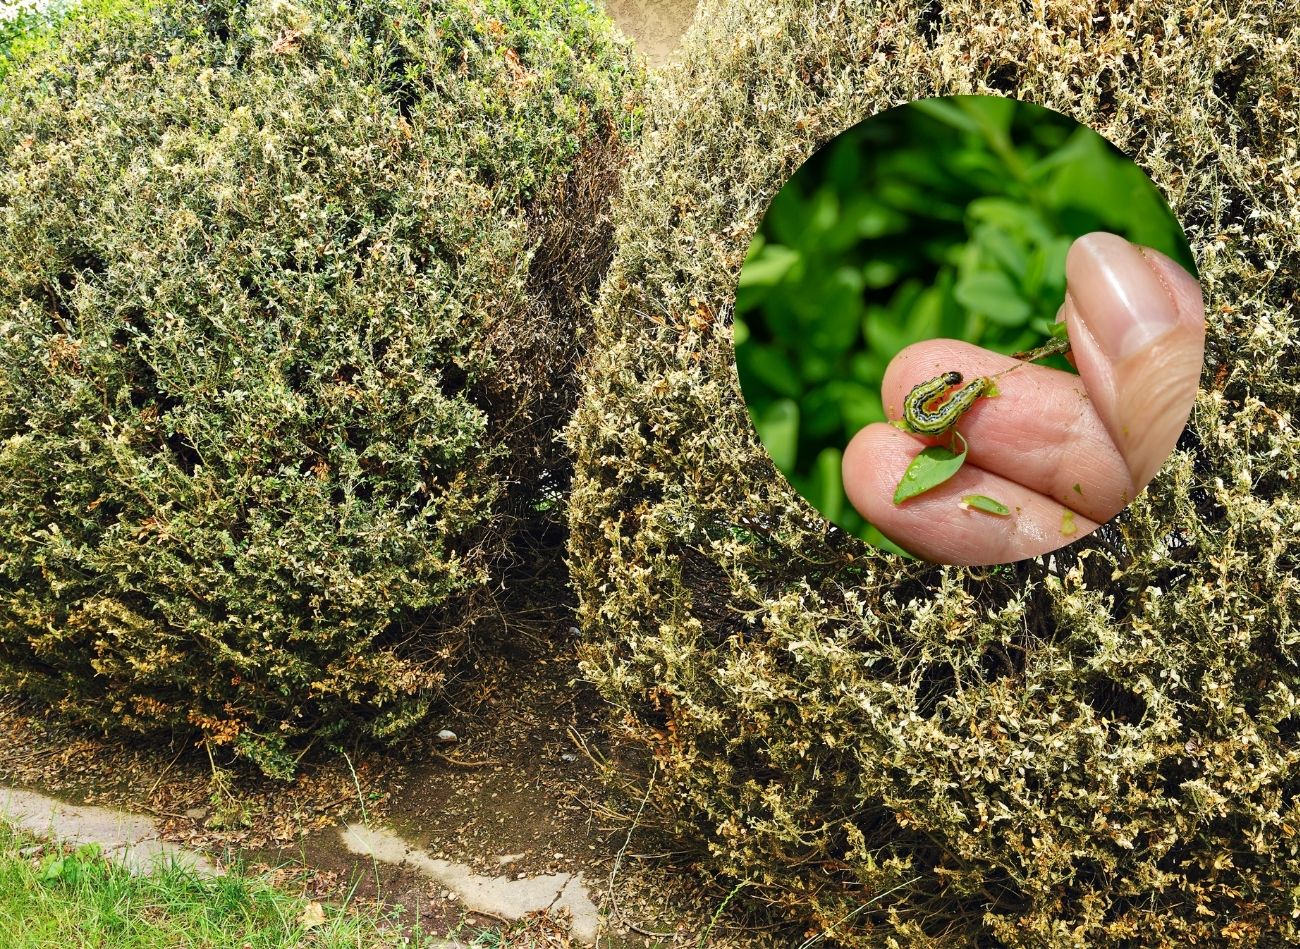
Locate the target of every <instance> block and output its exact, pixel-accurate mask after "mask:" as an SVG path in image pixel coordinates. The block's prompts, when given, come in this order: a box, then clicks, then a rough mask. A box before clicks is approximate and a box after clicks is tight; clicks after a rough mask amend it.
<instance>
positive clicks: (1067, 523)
mask: <svg viewBox="0 0 1300 949" xmlns="http://www.w3.org/2000/svg"><path fill="white" fill-rule="evenodd" d="M1078 530H1079V528H1078V527H1077V526H1076V525H1075V523H1074V512H1073V511H1071V510H1070V509H1069V508H1066V509H1065V510H1064V511H1063V512H1062V513H1061V536H1062V537H1072V536H1074V534H1075V533H1076V532H1078Z"/></svg>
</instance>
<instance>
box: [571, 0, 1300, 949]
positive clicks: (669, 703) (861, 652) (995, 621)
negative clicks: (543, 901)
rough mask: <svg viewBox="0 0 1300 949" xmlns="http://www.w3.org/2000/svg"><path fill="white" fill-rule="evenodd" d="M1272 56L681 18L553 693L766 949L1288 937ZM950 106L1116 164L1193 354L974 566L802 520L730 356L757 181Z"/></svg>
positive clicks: (634, 233) (907, 24)
mask: <svg viewBox="0 0 1300 949" xmlns="http://www.w3.org/2000/svg"><path fill="white" fill-rule="evenodd" d="M1298 50H1300V13H1298V12H1297V11H1296V10H1294V9H1292V10H1290V11H1289V12H1287V11H1284V10H1283V8H1282V7H1280V6H1278V5H1276V4H1273V3H1270V2H1266V0H1245V2H1242V3H1234V4H1226V5H1225V4H1219V3H1213V2H1194V3H1191V4H1187V3H1172V2H1162V0H1158V2H1152V3H1144V4H1140V5H1126V4H1120V5H1114V4H1111V5H1104V6H1103V7H1098V6H1097V5H1096V4H1095V3H1093V2H1091V0H1047V2H1044V3H1034V4H1024V3H1018V2H1012V0H947V2H944V3H941V4H934V3H931V4H918V3H910V2H902V0H892V2H866V0H831V2H816V3H813V2H804V0H705V2H704V3H703V5H702V7H701V10H700V12H699V14H698V15H697V17H696V20H695V25H694V27H693V28H692V32H691V34H690V35H689V37H688V39H687V41H686V47H685V51H684V54H683V55H682V58H681V61H680V63H679V64H678V65H677V66H676V67H674V68H673V69H671V70H670V71H669V72H668V73H666V74H665V76H664V79H663V81H662V83H661V84H659V85H658V86H657V87H656V88H655V90H654V92H653V95H652V96H651V98H650V100H649V101H648V103H647V107H646V123H647V125H646V129H645V133H644V137H643V144H642V146H641V147H640V149H639V151H638V153H637V154H636V156H635V157H634V158H633V159H632V161H631V162H630V164H629V165H628V167H627V170H626V173H625V177H624V181H625V191H624V193H623V195H622V197H621V198H620V199H619V201H618V205H617V209H616V211H615V220H616V233H617V243H618V248H619V249H618V254H617V257H616V260H615V263H614V265H613V266H612V268H611V270H610V273H609V275H608V277H607V280H606V283H605V285H604V288H603V291H602V297H601V300H600V305H599V311H598V313H597V341H596V344H595V345H594V346H593V353H594V357H593V359H592V360H591V362H590V364H589V366H588V367H587V381H586V388H585V391H584V395H583V398H582V401H581V403H580V407H579V410H578V412H577V415H576V417H575V421H574V423H573V424H572V426H571V427H570V429H569V435H568V437H569V440H570V442H571V443H572V445H573V446H574V448H575V450H576V451H577V457H578V470H577V473H576V476H575V485H574V490H573V495H572V504H571V508H570V526H571V531H572V533H571V548H570V563H571V568H572V571H573V575H574V578H575V582H576V585H577V588H578V592H579V594H580V597H581V607H580V612H581V620H582V625H583V627H584V629H585V630H586V632H587V634H588V639H587V642H586V646H585V659H584V667H585V672H586V674H587V675H588V676H589V677H590V678H591V679H592V680H593V681H594V682H595V683H596V685H597V686H598V687H599V689H600V690H601V692H602V693H603V694H604V695H605V697H606V698H608V699H609V700H610V701H611V702H612V703H613V704H614V705H615V706H616V708H617V714H616V716H615V718H614V721H615V723H616V724H618V725H621V726H622V728H623V731H624V734H625V735H626V736H627V737H628V738H629V739H631V740H632V741H634V742H636V743H639V744H640V745H641V746H642V747H644V748H646V749H647V750H648V751H649V752H652V753H653V761H654V776H653V780H652V781H651V780H648V779H647V778H645V777H642V778H641V788H648V790H647V796H646V798H645V802H644V810H643V811H642V813H641V815H640V819H641V822H642V823H643V824H645V823H655V824H657V825H658V826H660V827H662V828H663V829H665V830H667V831H670V832H672V833H674V834H676V835H677V836H678V837H679V838H680V839H681V841H682V846H683V847H686V848H690V849H692V850H693V851H694V852H695V853H696V855H697V858H698V861H699V863H700V865H701V866H703V867H704V868H706V869H707V870H708V871H709V872H711V873H712V874H715V875H716V876H717V877H718V878H719V879H720V881H721V882H723V883H724V885H726V886H732V885H735V884H736V883H738V882H741V881H743V882H744V885H743V886H741V887H740V889H739V893H740V895H741V897H744V898H748V899H749V900H750V903H749V905H750V906H751V907H753V908H756V909H765V910H766V911H767V912H769V913H770V914H772V915H773V916H774V917H776V918H778V919H785V920H787V921H790V922H791V923H792V925H793V924H797V926H796V928H795V929H794V930H793V933H791V931H790V930H787V931H786V935H785V937H784V942H783V943H782V944H784V945H793V944H795V943H798V942H802V941H803V939H804V938H805V935H807V936H809V937H810V939H811V941H810V942H808V943H806V945H818V946H821V945H841V946H856V947H875V946H885V945H915V946H977V945H978V946H995V945H1004V946H1085V945H1086V946H1097V945H1116V946H1118V945H1141V946H1187V945H1209V944H1214V945H1225V944H1231V945H1236V944H1241V945H1283V944H1285V945H1294V944H1295V943H1296V942H1297V941H1298V940H1300V924H1298V923H1297V917H1300V858H1298V857H1297V852H1298V849H1300V804H1298V803H1297V792H1298V791H1300V742H1298V741H1297V736H1298V735H1300V665H1298V661H1300V583H1298V582H1297V579H1298V578H1297V557H1300V503H1297V502H1298V497H1297V489H1296V482H1295V479H1296V477H1297V457H1298V455H1300V434H1298V433H1297V430H1296V421H1295V419H1296V416H1297V407H1298V403H1300V352H1297V327H1296V320H1297V315H1298V314H1297V307H1298V306H1300V304H1298V303H1297V300H1298V299H1300V297H1298V294H1300V284H1298V282H1297V274H1298V273H1300V250H1298V248H1297V243H1296V240H1295V235H1296V233H1297V231H1298V229H1300V194H1298V191H1297V189H1298V188H1300V169H1298V168H1297V165H1296V155H1295V137H1294V127H1295V120H1296V103H1297V101H1300V100H1298V99H1297V96H1298V95H1300V88H1297V76H1300V58H1298V55H1297V54H1298ZM953 93H992V94H1007V95H1012V96H1016V97H1018V98H1022V99H1027V100H1032V101H1035V102H1038V103H1040V104H1042V105H1045V106H1048V107H1050V108H1053V109H1056V110H1058V111H1061V112H1064V113H1066V114H1067V115H1070V116H1073V117H1074V118H1076V119H1078V120H1079V121H1081V122H1084V123H1087V124H1088V125H1090V126H1092V127H1093V128H1095V129H1097V130H1098V131H1100V132H1101V133H1102V134H1104V135H1105V136H1106V137H1107V138H1109V139H1110V140H1111V141H1112V142H1114V143H1116V144H1117V145H1118V146H1120V147H1121V148H1122V149H1124V150H1125V151H1126V152H1127V153H1128V154H1130V155H1131V156H1132V157H1133V158H1134V159H1135V160H1136V161H1137V162H1139V163H1140V164H1141V166H1142V167H1143V168H1144V169H1145V170H1146V171H1147V172H1148V173H1149V174H1150V175H1151V176H1152V178H1153V179H1154V180H1155V182H1156V183H1157V184H1158V185H1159V186H1160V187H1161V188H1162V189H1163V191H1164V193H1165V194H1166V195H1167V196H1168V197H1169V199H1170V201H1171V204H1172V206H1173V208H1174V209H1175V211H1176V213H1177V214H1178V216H1179V218H1180V220H1181V222H1182V223H1183V225H1184V226H1185V228H1186V231H1187V235H1188V238H1189V240H1190V241H1191V244H1192V247H1193V250H1194V253H1195V257H1196V260H1197V263H1198V266H1199V268H1200V272H1201V277H1202V279H1203V286H1204V290H1205V294H1206V300H1207V312H1208V320H1209V340H1208V355H1207V366H1206V369H1205V374H1204V377H1203V387H1202V392H1201V393H1200V395H1199V397H1198V400H1197V403H1196V408H1195V412H1194V415H1193V420H1192V423H1191V426H1190V429H1189V432H1188V434H1187V436H1186V437H1185V439H1184V440H1183V441H1182V443H1181V445H1180V447H1179V449H1178V450H1177V451H1176V452H1175V454H1174V455H1173V457H1172V458H1170V460H1169V462H1168V464H1167V465H1166V466H1165V468H1164V470H1163V471H1162V473H1161V474H1160V476H1159V477H1158V478H1157V479H1156V480H1155V481H1154V482H1153V483H1152V485H1151V486H1150V488H1149V489H1148V490H1147V491H1146V492H1145V493H1144V494H1143V496H1142V497H1140V498H1139V499H1138V500H1137V501H1136V502H1135V503H1134V504H1133V505H1132V506H1131V507H1130V508H1129V509H1128V510H1127V511H1126V512H1125V513H1124V514H1123V515H1122V516H1120V517H1119V518H1118V519H1117V520H1116V521H1115V522H1113V523H1112V524H1111V525H1110V526H1109V527H1108V528H1107V529H1104V530H1103V531H1099V532H1098V533H1097V534H1096V535H1094V536H1091V537H1089V538H1087V539H1086V540H1084V541H1083V542H1082V543H1080V544H1078V545H1076V546H1074V547H1072V548H1070V549H1069V550H1067V551H1061V552H1058V553H1056V554H1054V555H1053V556H1052V557H1050V558H1040V559H1038V560H1034V561H1028V562H1024V563H1020V564H1017V565H1013V566H1010V567H1005V568H997V569H982V570H975V569H963V568H947V567H936V566H931V565H927V564H924V563H919V562H903V561H900V560H898V559H895V558H893V557H891V556H890V555H888V554H885V553H882V552H878V551H874V550H871V549H866V548H864V547H863V545H861V544H860V543H858V542H856V541H854V540H853V539H852V538H849V537H847V536H845V535H843V534H842V533H840V532H838V531H836V530H834V529H832V528H829V527H828V526H826V525H824V523H823V522H822V520H821V518H820V517H818V516H817V515H816V513H815V512H814V511H813V510H811V509H810V508H809V507H808V506H807V505H806V504H804V503H803V502H802V501H800V499H799V498H798V497H796V496H795V495H794V494H793V493H792V491H791V489H790V488H789V487H788V485H787V484H786V483H785V482H784V481H783V479H782V478H781V477H780V475H779V474H778V473H777V472H776V471H775V469H774V468H773V466H772V465H771V463H770V462H769V461H768V459H767V458H766V456H765V454H764V452H763V450H762V448H761V446H760V444H759V442H758V440H757V438H756V436H755V434H754V432H753V431H752V430H751V427H750V423H749V420H748V418H747V417H746V411H745V408H744V405H743V403H742V400H741V396H740V392H739V388H738V386H737V383H736V379H735V370H734V361H733V354H732V342H731V330H730V322H731V305H732V300H733V296H734V290H735V286H736V281H737V277H738V274H739V272H740V269H741V266H742V263H743V261H744V258H745V253H746V249H747V247H748V244H749V241H750V238H751V236H752V235H753V233H754V232H755V230H756V227H757V224H758V221H759V219H760V218H761V216H762V214H763V212H764V210H765V208H766V206H767V204H768V203H769V202H770V200H771V199H772V198H773V196H774V195H775V194H776V192H777V191H778V190H779V189H780V187H781V185H782V184H783V182H784V181H785V180H786V179H787V178H788V177H789V176H790V175H791V174H792V173H793V172H794V170H795V169H796V168H797V167H798V166H799V165H800V164H801V163H802V162H803V161H804V160H805V159H807V158H808V157H809V155H811V154H812V152H813V151H814V150H815V149H817V148H818V147H819V146H820V145H821V144H823V143H825V142H826V141H828V140H829V139H830V138H832V137H833V136H835V135H836V134H838V133H839V132H841V131H843V130H844V129H846V128H847V127H849V126H850V125H852V124H853V123H855V122H857V121H859V120H861V119H863V118H865V117H867V116H869V115H871V114H873V113H875V112H877V111H880V110H883V109H885V108H887V107H889V106H892V105H895V104H899V103H902V102H905V101H908V100H911V99H916V98H922V97H927V96H932V95H943V94H953ZM629 773H632V772H629ZM611 777H618V778H619V780H620V781H622V782H623V783H625V784H626V782H627V776H626V775H622V776H619V775H613V774H611ZM637 793H638V795H639V794H640V790H638V792H637ZM636 807H637V800H636V799H633V801H632V807H631V810H635V809H636ZM724 892H725V891H724ZM798 926H801V927H802V928H798Z"/></svg>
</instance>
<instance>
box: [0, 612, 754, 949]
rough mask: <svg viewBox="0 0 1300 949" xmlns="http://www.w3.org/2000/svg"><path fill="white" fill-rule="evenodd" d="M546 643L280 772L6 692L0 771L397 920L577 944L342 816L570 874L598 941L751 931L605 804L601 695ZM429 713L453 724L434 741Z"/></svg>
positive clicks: (512, 866) (730, 936) (465, 852)
mask: <svg viewBox="0 0 1300 949" xmlns="http://www.w3.org/2000/svg"><path fill="white" fill-rule="evenodd" d="M558 635H559V636H561V637H564V636H565V634H558ZM561 641H562V642H563V640H561ZM546 648H547V649H548V650H549V655H538V654H537V651H536V647H533V648H531V649H528V650H525V651H524V652H522V653H521V654H519V655H516V656H514V657H511V658H509V659H505V658H499V659H492V660H484V665H483V667H481V668H479V669H477V670H475V671H476V674H477V675H478V676H479V681H478V684H476V685H475V686H474V687H473V689H472V691H471V692H470V693H469V694H467V695H465V696H464V697H463V700H462V701H461V702H460V704H458V706H456V707H449V708H447V709H446V710H445V712H444V713H443V714H442V715H440V716H438V717H435V718H434V719H433V720H432V721H431V722H430V723H429V727H428V730H427V732H426V734H425V735H424V736H422V737H421V738H420V739H418V740H417V741H414V742H412V743H410V744H409V745H408V746H407V747H406V748H403V749H400V750H399V751H398V752H382V751H377V750H374V749H363V748H358V749H353V750H352V751H350V752H347V753H343V752H326V753H318V754H315V755H313V757H312V758H311V759H310V760H306V761H304V763H303V767H302V769H301V772H300V774H299V776H298V778H297V779H296V780H294V781H293V782H291V783H285V782H278V781H273V780H270V779H267V778H265V777H262V776H260V775H258V774H255V773H253V772H251V771H249V770H248V769H246V768H241V767H238V766H236V765H234V764H233V763H231V762H222V761H216V762H215V764H216V771H215V772H214V763H213V762H212V761H210V760H209V758H208V755H207V753H206V752H205V751H203V750H201V749H199V748H196V747H193V746H192V745H190V744H188V743H186V742H185V741H181V740H179V739H178V740H175V741H172V742H170V743H168V742H159V741H146V740H139V739H132V738H129V737H127V738H123V737H121V736H116V737H115V736H102V735H97V734H93V733H90V732H86V731H83V730H80V729H77V728H74V727H71V726H69V725H66V724H63V723H61V722H59V721H58V720H57V719H56V718H55V717H54V716H52V715H49V714H47V713H45V712H43V711H41V710H40V709H37V708H34V707H31V706H29V705H25V704H23V703H21V702H18V701H15V700H12V699H10V700H3V701H0V785H7V786H11V787H22V788H28V789H32V790H37V791H41V792H43V793H48V794H53V795H56V796H58V797H59V798H60V799H62V800H65V801H68V802H70V803H77V804H96V805H101V806H111V807H120V808H124V809H127V810H131V811H135V812H138V813H144V814H149V815H152V816H153V817H154V818H156V819H157V823H158V827H159V832H160V836H161V837H162V838H163V839H165V840H170V841H173V842H175V843H177V844H182V845H185V846H188V847H192V848H195V849H197V850H199V851H201V852H203V853H206V854H208V855H209V856H212V857H213V858H215V859H216V860H217V861H218V862H220V863H221V864H222V865H225V866H232V865H234V866H242V867H244V868H246V869H250V870H253V871H262V872H268V871H269V872H272V873H273V875H275V876H277V877H278V878H279V879H280V881H281V882H283V883H284V884H286V885H289V886H291V887H294V888H298V889H300V890H301V891H302V892H304V893H305V894H307V895H309V896H311V897H312V898H313V899H319V900H328V901H333V902H343V901H344V900H346V899H351V900H353V901H356V902H359V903H361V904H375V903H380V904H383V905H384V906H387V907H390V908H391V907H394V906H400V907H402V911H403V912H402V920H403V922H404V923H405V924H406V925H410V926H415V925H418V926H419V928H420V929H422V930H423V931H424V932H426V933H428V934H430V935H437V936H446V935H451V936H456V937H459V938H461V939H462V940H464V941H469V940H470V939H472V938H473V937H474V936H476V935H477V934H479V933H482V932H485V931H490V932H493V933H496V934H498V935H499V936H500V937H501V941H500V942H496V943H492V944H494V945H500V946H503V947H505V946H519V947H524V946H527V947H534V946H548V947H567V946H570V945H576V943H571V942H570V940H569V937H568V936H567V935H566V933H567V923H566V920H565V919H564V918H562V917H563V914H559V917H560V918H557V917H556V916H553V915H548V914H539V915H537V916H534V917H531V918H527V919H525V920H524V921H523V922H516V923H509V922H507V921H504V920H499V919H493V918H489V917H487V916H483V915H476V914H474V913H472V912H470V911H469V910H468V909H467V908H466V907H465V906H464V905H463V904H461V903H460V901H459V899H458V898H457V896H456V895H455V894H454V893H451V892H449V891H448V890H446V889H445V888H444V887H443V886H442V885H441V884H439V883H437V882H436V881H433V880H431V879H430V878H429V877H428V876H426V875H425V874H423V873H421V872H420V871H419V870H418V869H417V868H415V867H413V866H410V865H409V864H403V865H400V866H394V865H391V864H387V863H382V862H379V861H375V860H368V859H366V858H362V857H358V856H356V855H354V854H353V853H351V852H350V851H349V849H348V848H347V847H346V846H345V845H344V842H343V838H342V836H341V834H340V828H341V827H343V826H344V825H345V824H346V823H348V822H365V823H368V824H371V825H375V826H383V827H385V828H388V829H390V830H391V831H393V832H395V833H397V834H399V835H400V836H401V837H402V838H404V839H405V840H406V841H407V842H409V843H410V844H411V845H413V846H416V847H418V848H420V849H422V850H423V851H425V852H426V853H427V854H428V855H429V857H431V858H435V859H445V860H449V861H455V862H457V863H462V864H465V865H466V866H468V867H470V868H471V869H472V870H473V871H474V872H476V873H481V874H485V875H500V874H503V873H505V874H510V875H519V876H536V875H541V874H552V873H568V874H574V873H581V874H582V877H583V880H584V882H585V883H586V885H587V887H588V888H589V890H590V895H591V899H592V900H593V901H594V902H595V903H596V905H597V906H598V907H599V908H600V910H601V913H602V916H603V917H604V918H605V920H606V922H605V928H604V934H603V935H602V936H601V938H600V940H599V942H598V945H599V946H600V947H602V949H630V947H642V946H664V947H667V946H686V945H689V946H696V945H699V944H700V937H701V935H702V934H703V933H705V932H706V931H707V932H708V933H709V935H708V939H707V942H706V944H707V945H708V946H711V947H742V946H744V947H749V946H759V945H765V944H766V943H764V942H762V941H760V940H759V939H758V934H756V933H754V932H753V931H752V930H749V929H747V928H746V927H745V925H744V923H743V921H742V920H739V919H736V918H734V917H732V916H731V915H730V910H728V911H727V912H725V913H723V914H721V915H719V916H718V918H717V919H716V921H713V924H712V928H710V922H711V920H712V918H713V916H714V914H715V913H716V911H717V909H718V905H719V903H720V902H721V897H720V896H719V894H718V893H717V892H711V891H705V890H704V889H702V887H701V886H700V885H699V884H698V883H697V882H695V881H694V880H693V878H692V877H691V876H690V875H689V873H686V872H682V871H680V870H679V869H678V868H677V867H676V866H675V865H674V863H673V862H672V855H671V854H665V847H666V845H665V844H664V843H663V842H662V841H656V840H655V839H654V837H653V836H652V834H651V832H650V831H649V830H648V829H645V828H637V829H635V830H633V831H632V833H631V834H630V835H629V832H628V829H627V828H628V821H627V820H626V819H622V818H620V817H619V816H618V815H617V814H615V813H614V812H613V811H611V810H610V805H609V804H607V803H606V802H607V800H608V797H607V795H605V794H604V793H603V791H602V788H601V786H600V782H599V780H598V777H597V768H596V766H595V764H594V763H593V762H592V760H591V759H590V758H589V757H588V751H591V752H592V753H595V754H603V755H614V756H617V755H618V754H619V749H617V748H615V747H611V742H610V739H609V737H608V735H607V732H606V730H605V728H604V726H603V724H602V721H603V715H604V714H605V709H604V708H603V707H602V702H601V700H600V699H599V697H598V696H596V695H595V694H594V693H593V692H592V691H591V690H590V689H589V687H586V686H585V685H583V684H582V683H581V682H580V681H576V676H577V668H576V662H575V660H574V658H573V644H572V643H568V642H565V643H564V645H562V646H559V647H557V646H556V644H555V643H551V644H549V645H548V646H547V647H546ZM442 729H449V730H451V731H453V732H455V733H456V735H457V740H456V741H455V742H438V741H436V740H435V738H434V736H435V735H436V733H437V732H438V731H440V730H442ZM214 774H215V777H214ZM502 858H508V859H507V860H504V861H503V859H502ZM616 870H617V872H615V871H616ZM611 878H612V880H611ZM648 934H658V935H648Z"/></svg>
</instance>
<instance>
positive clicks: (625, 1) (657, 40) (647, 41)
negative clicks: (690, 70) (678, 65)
mask: <svg viewBox="0 0 1300 949" xmlns="http://www.w3.org/2000/svg"><path fill="white" fill-rule="evenodd" d="M605 5H606V7H608V9H609V13H610V16H612V17H613V18H614V22H615V23H617V24H618V25H619V27H620V28H621V29H622V30H623V32H624V33H626V34H627V35H628V37H630V38H631V39H632V40H633V41H634V42H635V43H636V45H637V47H638V48H639V49H640V50H641V51H642V52H643V53H644V54H645V56H646V59H648V60H650V62H651V63H654V64H656V65H657V64H660V63H663V62H666V61H667V60H668V59H670V58H671V57H672V54H673V52H674V50H676V49H677V44H678V42H679V41H680V40H681V38H682V33H684V32H685V31H686V27H687V25H688V24H689V23H690V22H691V17H692V16H694V15H695V0H605Z"/></svg>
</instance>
